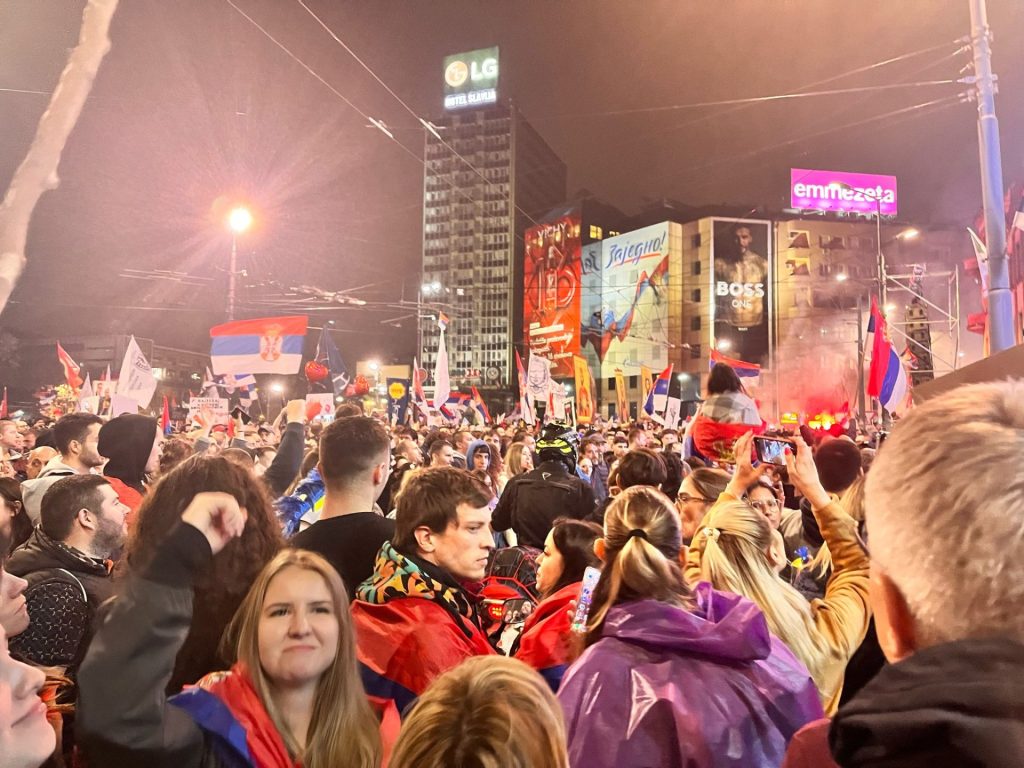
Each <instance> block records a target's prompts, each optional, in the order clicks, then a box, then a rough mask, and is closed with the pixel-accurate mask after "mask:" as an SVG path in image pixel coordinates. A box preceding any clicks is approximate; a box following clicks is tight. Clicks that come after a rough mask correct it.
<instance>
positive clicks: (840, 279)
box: [836, 272, 846, 283]
mask: <svg viewBox="0 0 1024 768" xmlns="http://www.w3.org/2000/svg"><path fill="white" fill-rule="evenodd" d="M836 282H838V283H845V282H846V273H845V272H840V273H839V274H838V275H836Z"/></svg>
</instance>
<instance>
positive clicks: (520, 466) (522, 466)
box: [501, 443, 533, 487]
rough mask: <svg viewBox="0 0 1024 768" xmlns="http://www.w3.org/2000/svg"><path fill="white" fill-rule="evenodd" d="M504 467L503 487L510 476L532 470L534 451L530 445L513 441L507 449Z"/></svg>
mask: <svg viewBox="0 0 1024 768" xmlns="http://www.w3.org/2000/svg"><path fill="white" fill-rule="evenodd" d="M504 469H505V471H504V472H503V473H502V477H503V480H504V482H502V483H501V485H502V486H503V487H504V484H505V483H507V482H508V481H509V479H510V478H513V477H515V476H516V475H521V474H523V473H524V472H530V471H532V470H533V452H532V451H531V450H530V446H528V445H527V444H526V443H512V444H511V445H510V446H509V447H508V450H507V451H505V468H504Z"/></svg>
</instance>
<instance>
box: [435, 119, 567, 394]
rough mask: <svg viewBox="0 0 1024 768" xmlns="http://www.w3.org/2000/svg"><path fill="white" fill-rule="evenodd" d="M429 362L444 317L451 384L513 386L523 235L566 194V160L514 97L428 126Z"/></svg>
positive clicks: (520, 320)
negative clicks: (439, 320)
mask: <svg viewBox="0 0 1024 768" xmlns="http://www.w3.org/2000/svg"><path fill="white" fill-rule="evenodd" d="M425 135H426V151H425V159H426V162H425V167H424V177H423V279H422V287H421V289H420V290H421V292H420V302H421V304H420V308H421V311H420V312H419V315H420V318H419V323H420V325H419V339H420V354H421V359H422V361H423V363H422V364H423V366H424V367H425V368H426V369H427V370H432V368H433V365H434V359H435V355H436V352H437V341H438V332H439V331H438V327H437V324H436V315H437V313H438V312H444V313H445V314H446V315H447V316H448V318H449V322H448V328H447V332H446V342H447V349H448V359H449V369H450V372H451V382H452V389H457V388H458V387H459V386H461V385H469V384H472V385H476V386H479V387H481V388H484V387H486V388H492V389H497V388H507V387H509V386H510V384H512V383H513V382H514V381H515V369H514V362H513V356H512V352H513V344H514V342H515V341H516V340H517V339H518V338H521V336H522V326H523V314H522V312H523V309H522V301H521V298H520V299H519V300H517V297H521V296H522V293H523V269H522V258H523V252H524V242H523V234H524V232H525V230H526V229H527V227H529V226H532V225H534V224H535V223H536V221H537V220H539V219H540V218H541V217H542V215H543V214H544V213H545V212H547V211H549V210H551V209H552V208H553V207H554V206H555V205H557V204H559V203H560V202H562V201H564V200H565V197H566V167H565V163H564V162H562V160H560V159H559V157H558V156H557V155H556V154H555V153H554V151H553V150H552V149H551V148H550V147H549V146H548V145H547V143H546V142H545V141H544V139H543V138H542V137H541V136H540V134H539V133H537V131H536V130H535V129H534V128H533V126H531V125H530V124H529V123H528V122H527V121H526V119H525V118H524V117H523V115H522V114H521V113H520V112H519V110H518V108H517V107H516V106H515V104H514V103H512V102H511V101H504V102H497V103H494V104H489V105H486V106H481V107H472V106H471V107H469V108H466V109H461V110H459V111H450V112H448V113H447V114H445V116H444V117H442V118H441V119H439V120H437V121H436V122H434V123H433V124H432V129H427V130H426V131H425Z"/></svg>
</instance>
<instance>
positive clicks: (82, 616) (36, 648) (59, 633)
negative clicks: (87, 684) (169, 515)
mask: <svg viewBox="0 0 1024 768" xmlns="http://www.w3.org/2000/svg"><path fill="white" fill-rule="evenodd" d="M127 512H128V507H127V506H125V505H124V504H122V503H121V502H120V501H119V500H118V497H117V493H116V492H115V491H114V488H113V487H112V486H111V485H110V483H109V482H108V481H107V480H106V478H104V477H102V476H100V475H73V476H71V477H65V478H61V479H60V480H58V481H57V482H56V483H54V484H53V485H52V486H51V487H50V489H49V490H48V491H47V492H46V494H45V495H44V496H43V504H42V520H41V522H40V525H39V527H38V528H36V529H35V531H34V532H33V533H32V536H31V538H30V539H29V540H28V541H27V542H26V543H25V544H24V545H23V546H22V547H20V548H19V549H17V550H16V551H15V552H14V554H12V555H11V557H10V559H9V560H8V561H7V569H8V570H9V571H10V572H11V573H13V574H15V575H16V576H21V577H22V578H24V579H25V580H26V581H28V587H27V589H26V590H25V598H26V601H27V604H28V614H29V627H28V629H27V630H25V631H24V632H22V633H21V634H20V635H18V636H17V637H14V638H11V651H12V652H13V653H17V654H19V655H20V656H22V657H24V658H25V659H27V660H29V661H31V662H32V663H34V664H38V665H40V666H57V667H67V668H72V669H73V668H74V667H76V666H77V664H78V663H79V662H80V661H81V658H82V656H83V654H84V652H85V648H86V647H87V646H88V642H89V638H90V636H91V635H90V625H91V623H92V617H93V616H94V615H95V612H96V609H97V608H99V606H100V604H101V603H103V602H104V601H105V600H106V599H107V598H109V597H110V596H111V594H112V593H113V588H112V585H111V580H110V571H109V567H108V558H109V557H110V556H111V554H112V553H114V552H116V551H117V550H119V549H121V547H122V546H123V545H124V539H125V533H126V525H125V515H126V513H127Z"/></svg>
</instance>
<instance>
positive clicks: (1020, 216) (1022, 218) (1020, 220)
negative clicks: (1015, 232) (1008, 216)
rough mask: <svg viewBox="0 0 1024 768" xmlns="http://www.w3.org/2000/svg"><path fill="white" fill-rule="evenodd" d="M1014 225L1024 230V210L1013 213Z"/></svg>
mask: <svg viewBox="0 0 1024 768" xmlns="http://www.w3.org/2000/svg"><path fill="white" fill-rule="evenodd" d="M1013 226H1014V227H1016V228H1017V229H1019V230H1021V231H1022V232H1024V211H1017V212H1016V213H1014V214H1013Z"/></svg>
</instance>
